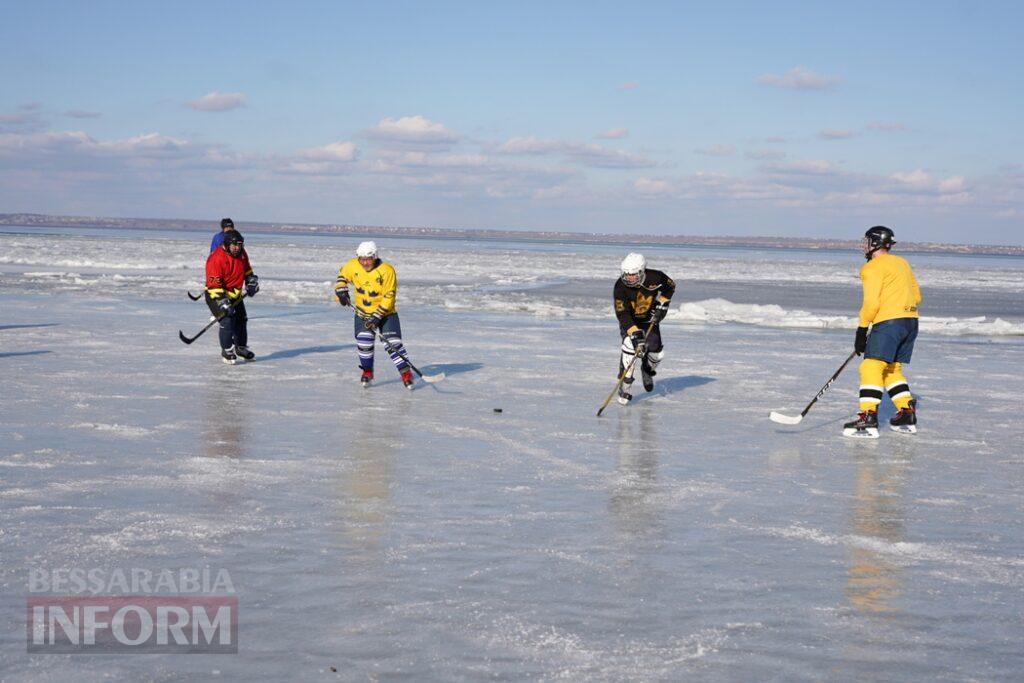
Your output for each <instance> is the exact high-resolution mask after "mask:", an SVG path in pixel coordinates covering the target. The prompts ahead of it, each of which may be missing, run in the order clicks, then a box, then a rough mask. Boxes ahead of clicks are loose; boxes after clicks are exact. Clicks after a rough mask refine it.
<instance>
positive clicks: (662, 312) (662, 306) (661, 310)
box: [654, 300, 669, 323]
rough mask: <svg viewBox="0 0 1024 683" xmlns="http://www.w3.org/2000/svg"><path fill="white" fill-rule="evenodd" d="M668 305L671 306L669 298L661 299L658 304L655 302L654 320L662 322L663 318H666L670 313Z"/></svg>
mask: <svg viewBox="0 0 1024 683" xmlns="http://www.w3.org/2000/svg"><path fill="white" fill-rule="evenodd" d="M668 307H669V302H668V300H665V301H660V302H658V303H657V304H655V306H654V322H655V323H660V322H661V321H662V320H664V319H665V316H666V315H668Z"/></svg>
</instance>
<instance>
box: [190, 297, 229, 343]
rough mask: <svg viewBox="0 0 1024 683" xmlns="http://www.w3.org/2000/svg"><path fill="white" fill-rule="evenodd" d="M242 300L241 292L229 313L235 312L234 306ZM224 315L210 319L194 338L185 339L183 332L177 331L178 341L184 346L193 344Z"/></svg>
mask: <svg viewBox="0 0 1024 683" xmlns="http://www.w3.org/2000/svg"><path fill="white" fill-rule="evenodd" d="M244 298H245V293H244V292H243V293H242V296H240V297H238V301H236V302H235V304H234V306H232V307H231V311H232V312H234V310H235V306H237V305H238V304H239V303H241V301H242V299H244ZM226 315H228V314H227V313H225V314H224V315H222V316H220V317H219V318H217V317H212V318H211V319H210V322H208V323H207V324H206V327H204V328H203V329H201V330H199V332H197V333H196V336H194V337H191V338H190V337H186V336H185V333H184V332H182V331H181V330H178V339H180V340H181V341H183V342H185V343H186V344H191V343H192V342H194V341H195V340H196V339H199V338H200V337H202V336H203V334H204V333H205V332H206V331H207V330H208V329H210V328H211V327H213V324H214V323H219V322H220V321H221V320H223V319H224V317H225V316H226Z"/></svg>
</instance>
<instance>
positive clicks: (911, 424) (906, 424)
mask: <svg viewBox="0 0 1024 683" xmlns="http://www.w3.org/2000/svg"><path fill="white" fill-rule="evenodd" d="M889 428H890V429H891V430H892V431H894V432H900V433H902V434H917V401H913V400H912V401H911V402H910V406H909V407H907V408H900V409H899V410H898V411H897V412H896V414H895V415H893V416H892V419H891V420H889Z"/></svg>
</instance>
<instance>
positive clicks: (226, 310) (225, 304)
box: [215, 296, 231, 318]
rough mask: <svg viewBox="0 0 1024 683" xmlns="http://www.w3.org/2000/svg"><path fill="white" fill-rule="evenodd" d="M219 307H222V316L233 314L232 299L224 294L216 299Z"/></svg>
mask: <svg viewBox="0 0 1024 683" xmlns="http://www.w3.org/2000/svg"><path fill="white" fill-rule="evenodd" d="M215 303H216V304H217V308H218V309H220V317H222V318H223V317H224V316H226V315H231V299H229V298H227V297H226V296H223V297H221V298H219V299H217V300H216V302H215Z"/></svg>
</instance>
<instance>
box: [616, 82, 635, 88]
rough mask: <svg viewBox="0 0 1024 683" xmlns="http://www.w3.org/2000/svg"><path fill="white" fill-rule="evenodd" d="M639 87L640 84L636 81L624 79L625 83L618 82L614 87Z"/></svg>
mask: <svg viewBox="0 0 1024 683" xmlns="http://www.w3.org/2000/svg"><path fill="white" fill-rule="evenodd" d="M639 87H640V84H639V83H637V82H636V81H626V82H625V83H620V84H619V85H618V86H617V88H616V89H617V90H636V89H637V88H639Z"/></svg>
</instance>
